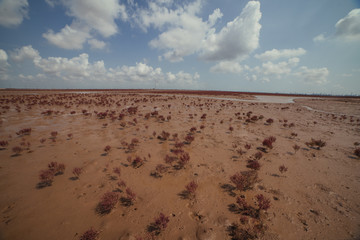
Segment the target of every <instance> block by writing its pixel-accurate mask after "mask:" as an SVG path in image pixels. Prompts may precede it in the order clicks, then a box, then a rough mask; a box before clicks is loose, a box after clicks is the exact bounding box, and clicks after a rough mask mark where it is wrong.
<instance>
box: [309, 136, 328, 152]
mask: <svg viewBox="0 0 360 240" xmlns="http://www.w3.org/2000/svg"><path fill="white" fill-rule="evenodd" d="M305 144H306V146H308V147H311V148H315V147H316V149H317V150H320V148H322V147H325V146H326V142H324V141H322V140H321V139H319V140H315V139H313V138H312V139H311V141H310V142H306V143H305Z"/></svg>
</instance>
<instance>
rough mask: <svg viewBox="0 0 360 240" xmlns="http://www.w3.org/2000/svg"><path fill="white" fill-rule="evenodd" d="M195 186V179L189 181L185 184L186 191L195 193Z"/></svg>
mask: <svg viewBox="0 0 360 240" xmlns="http://www.w3.org/2000/svg"><path fill="white" fill-rule="evenodd" d="M197 187H198V185H197V183H196V182H195V181H191V182H189V183H188V184H187V185H186V186H185V188H186V191H188V193H189V194H191V195H195V192H196V189H197Z"/></svg>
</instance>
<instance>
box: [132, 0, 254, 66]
mask: <svg viewBox="0 0 360 240" xmlns="http://www.w3.org/2000/svg"><path fill="white" fill-rule="evenodd" d="M202 3H203V2H202V1H201V0H196V1H194V2H191V3H188V4H185V5H175V4H174V3H173V2H172V1H166V4H164V3H163V1H160V3H159V1H152V2H149V3H148V8H147V9H141V10H139V11H137V12H136V14H135V15H134V16H135V17H134V20H135V21H136V22H137V24H138V25H139V26H140V28H142V29H143V30H144V31H147V29H148V28H150V27H154V28H156V29H158V30H160V31H162V32H161V34H160V35H159V36H158V37H157V38H155V39H153V40H152V41H150V43H149V45H150V46H151V47H152V48H156V49H160V50H163V51H165V53H164V54H163V58H165V59H167V60H169V61H172V62H178V61H182V60H183V58H184V57H185V56H188V55H191V54H194V53H198V54H199V56H200V58H202V59H204V60H207V61H219V60H221V61H223V60H224V61H229V60H235V59H240V58H245V57H246V56H247V55H248V54H249V53H250V52H252V51H253V50H254V49H256V48H257V47H258V44H259V33H260V28H261V25H260V23H259V20H260V18H261V12H260V3H259V2H257V1H250V2H248V4H247V5H246V6H245V8H244V9H243V11H242V12H241V14H240V16H238V17H236V18H235V19H234V20H233V21H231V22H228V23H227V25H226V26H225V27H223V28H222V29H221V30H220V31H219V32H218V33H217V32H216V29H214V28H213V26H214V25H215V23H216V22H217V21H218V19H220V18H221V17H222V16H223V14H222V13H221V11H220V9H215V10H214V11H213V13H212V14H210V15H209V16H208V19H207V20H206V21H204V20H203V19H202V18H201V17H199V16H198V15H199V14H200V11H201V8H202ZM171 5H173V6H172V8H171Z"/></svg>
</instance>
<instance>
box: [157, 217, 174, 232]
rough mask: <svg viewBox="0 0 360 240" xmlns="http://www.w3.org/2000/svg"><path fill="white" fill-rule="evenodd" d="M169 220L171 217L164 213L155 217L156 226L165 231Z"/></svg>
mask: <svg viewBox="0 0 360 240" xmlns="http://www.w3.org/2000/svg"><path fill="white" fill-rule="evenodd" d="M169 221H170V219H169V217H167V216H165V214H163V213H160V214H159V216H158V217H157V218H155V219H154V226H155V227H156V228H157V230H158V231H163V230H164V229H166V228H167V225H168V223H169Z"/></svg>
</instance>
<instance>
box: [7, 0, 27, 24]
mask: <svg viewBox="0 0 360 240" xmlns="http://www.w3.org/2000/svg"><path fill="white" fill-rule="evenodd" d="M28 9H29V3H28V1H27V0H2V1H1V2H0V25H1V26H4V27H17V26H19V25H20V24H21V23H22V21H23V19H24V18H26V17H27V16H28Z"/></svg>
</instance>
